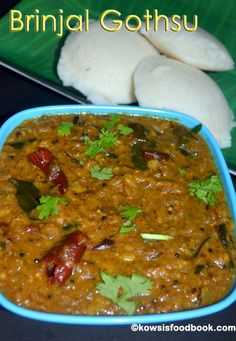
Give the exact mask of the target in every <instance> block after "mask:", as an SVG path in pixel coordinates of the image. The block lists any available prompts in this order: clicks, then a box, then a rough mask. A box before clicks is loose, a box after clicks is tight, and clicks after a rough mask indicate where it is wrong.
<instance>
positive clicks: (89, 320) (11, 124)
mask: <svg viewBox="0 0 236 341" xmlns="http://www.w3.org/2000/svg"><path fill="white" fill-rule="evenodd" d="M73 113H81V114H86V113H91V114H97V115H100V114H101V115H104V114H108V113H118V114H128V115H137V116H151V117H157V118H158V117H159V118H161V119H169V120H175V121H178V122H179V123H181V124H183V125H185V126H187V127H189V128H193V127H195V126H196V125H198V124H200V123H201V122H200V121H198V120H197V119H195V118H192V117H190V116H188V115H185V114H182V113H179V112H175V111H171V110H164V109H155V108H147V107H137V106H128V105H120V106H117V105H79V104H72V105H52V106H43V107H36V108H31V109H26V110H23V111H20V112H18V113H16V114H15V115H13V116H11V117H10V118H9V119H8V120H7V121H5V123H3V125H2V126H1V127H0V150H1V149H2V146H3V144H4V142H5V140H6V139H7V137H8V135H9V134H10V133H11V132H12V130H13V129H14V128H15V127H17V126H18V125H19V124H21V123H22V122H23V121H25V120H29V119H33V118H38V117H40V116H43V115H58V114H59V115H60V114H62V115H65V114H73ZM200 135H201V136H203V138H204V140H205V141H206V143H207V145H208V148H209V149H210V151H211V154H212V157H213V158H214V160H215V164H216V167H217V169H218V172H219V175H220V177H221V181H222V183H223V187H224V192H225V197H226V201H227V203H228V206H229V208H230V211H231V215H232V219H233V221H234V225H235V233H236V195H235V190H234V187H233V184H232V180H231V177H230V174H229V171H228V168H227V165H226V162H225V159H224V157H223V154H222V152H221V150H220V148H219V146H218V144H217V142H216V140H215V138H214V137H213V135H212V133H211V132H210V131H209V130H208V128H207V127H206V126H204V125H203V124H202V129H201V131H200ZM235 301H236V283H234V286H233V288H232V290H231V291H230V292H229V293H228V294H227V296H226V297H224V298H223V299H222V300H221V301H219V302H216V303H214V304H211V305H209V306H206V307H202V308H197V309H191V310H184V311H177V312H170V313H162V314H150V315H132V316H88V315H86V316H85V315H68V314H55V313H46V312H41V311H36V310H31V309H28V308H23V307H21V306H18V305H16V304H15V303H13V302H11V301H10V300H9V299H8V298H7V297H5V296H4V295H3V294H1V293H0V304H1V305H2V307H4V308H5V309H7V310H9V311H11V312H13V313H15V314H17V315H20V316H23V317H27V318H30V319H35V320H40V321H45V322H54V323H65V324H80V325H127V324H132V323H140V324H147V323H161V322H171V321H179V320H186V319H192V318H197V317H202V316H206V315H209V314H213V313H216V312H219V311H221V310H223V309H225V308H227V307H228V306H229V305H231V304H232V303H233V302H235Z"/></svg>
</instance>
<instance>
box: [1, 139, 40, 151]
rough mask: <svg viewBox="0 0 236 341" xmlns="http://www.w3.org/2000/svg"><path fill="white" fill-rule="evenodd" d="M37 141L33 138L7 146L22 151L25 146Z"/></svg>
mask: <svg viewBox="0 0 236 341" xmlns="http://www.w3.org/2000/svg"><path fill="white" fill-rule="evenodd" d="M35 141H37V139H36V138H31V139H29V140H25V141H16V142H11V143H8V144H7V145H8V146H10V147H12V148H14V149H18V150H20V149H22V148H24V146H25V145H27V144H29V143H33V142H35Z"/></svg>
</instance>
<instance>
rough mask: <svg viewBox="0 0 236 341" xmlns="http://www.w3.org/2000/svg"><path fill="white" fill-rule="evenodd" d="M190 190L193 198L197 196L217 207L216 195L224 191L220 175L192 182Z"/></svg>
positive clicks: (189, 186)
mask: <svg viewBox="0 0 236 341" xmlns="http://www.w3.org/2000/svg"><path fill="white" fill-rule="evenodd" d="M188 188H189V194H190V195H191V196H195V197H196V198H198V199H199V200H202V201H203V202H204V203H205V204H207V205H210V206H215V204H216V198H215V193H219V192H221V191H222V185H221V181H220V178H219V176H218V175H212V176H211V177H210V178H208V179H205V180H192V181H190V183H189V185H188Z"/></svg>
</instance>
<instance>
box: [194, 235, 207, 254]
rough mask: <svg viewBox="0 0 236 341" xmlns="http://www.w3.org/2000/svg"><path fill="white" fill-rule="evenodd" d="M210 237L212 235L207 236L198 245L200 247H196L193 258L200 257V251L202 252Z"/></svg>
mask: <svg viewBox="0 0 236 341" xmlns="http://www.w3.org/2000/svg"><path fill="white" fill-rule="evenodd" d="M210 238H211V237H207V238H205V239H204V240H203V241H202V242H201V244H200V245H199V246H198V248H197V249H196V251H195V252H194V253H193V255H192V257H193V258H196V257H198V255H199V253H200V251H201V249H202V247H203V246H204V245H205V244H206V242H207V241H208V240H209V239H210Z"/></svg>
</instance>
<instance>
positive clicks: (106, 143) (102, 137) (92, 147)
mask: <svg viewBox="0 0 236 341" xmlns="http://www.w3.org/2000/svg"><path fill="white" fill-rule="evenodd" d="M116 142H117V137H116V136H115V135H114V134H113V133H112V132H111V131H109V130H105V129H102V130H101V132H100V134H99V139H98V140H95V141H91V140H88V144H89V147H88V148H87V149H86V151H85V155H87V156H88V157H89V158H90V159H92V158H94V157H95V156H96V155H97V154H98V153H99V152H100V151H102V150H104V149H107V148H110V147H111V146H113V145H115V144H116Z"/></svg>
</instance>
